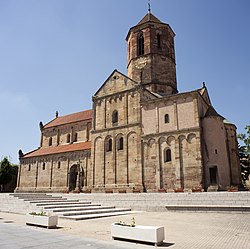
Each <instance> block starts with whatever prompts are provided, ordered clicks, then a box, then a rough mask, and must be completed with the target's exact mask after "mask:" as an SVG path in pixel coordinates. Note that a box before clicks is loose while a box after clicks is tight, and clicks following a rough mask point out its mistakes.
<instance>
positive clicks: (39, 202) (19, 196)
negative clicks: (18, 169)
mask: <svg viewBox="0 0 250 249" xmlns="http://www.w3.org/2000/svg"><path fill="white" fill-rule="evenodd" d="M5 200H8V206H12V208H11V210H10V209H9V210H8V212H13V213H27V212H32V211H33V212H34V211H35V212H41V211H45V212H49V213H55V214H57V215H58V216H59V217H60V218H65V219H72V220H85V219H93V218H102V217H109V216H117V215H124V214H129V213H131V209H130V208H116V207H115V206H114V205H105V206H103V205H101V204H92V203H91V202H90V201H86V200H85V201H79V199H76V198H66V197H62V196H53V195H52V194H45V193H14V194H9V198H7V196H5ZM0 211H4V210H2V208H1V207H0ZM5 211H6V210H5Z"/></svg>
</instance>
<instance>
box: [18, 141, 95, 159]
mask: <svg viewBox="0 0 250 249" xmlns="http://www.w3.org/2000/svg"><path fill="white" fill-rule="evenodd" d="M90 148H91V142H81V143H74V144H67V145H59V146H50V147H45V148H39V149H37V150H35V151H31V152H29V153H27V154H25V155H24V156H23V157H22V158H29V157H36V156H45V155H51V154H58V153H65V152H71V151H79V150H90Z"/></svg>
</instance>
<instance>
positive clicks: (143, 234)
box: [111, 223, 165, 246]
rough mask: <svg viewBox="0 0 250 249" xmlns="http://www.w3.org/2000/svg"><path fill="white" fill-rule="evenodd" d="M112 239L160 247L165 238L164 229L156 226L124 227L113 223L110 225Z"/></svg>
mask: <svg viewBox="0 0 250 249" xmlns="http://www.w3.org/2000/svg"><path fill="white" fill-rule="evenodd" d="M111 236H112V238H113V239H116V238H120V239H127V240H135V241H141V242H149V243H153V244H154V245H155V246H157V245H162V244H163V240H164V238H165V235H164V227H157V226H135V227H131V226H126V225H119V224H117V223H113V224H112V225H111Z"/></svg>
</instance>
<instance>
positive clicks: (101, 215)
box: [60, 211, 133, 221]
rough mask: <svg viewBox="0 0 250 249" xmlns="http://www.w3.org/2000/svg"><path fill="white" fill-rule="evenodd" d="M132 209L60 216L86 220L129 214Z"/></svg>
mask: <svg viewBox="0 0 250 249" xmlns="http://www.w3.org/2000/svg"><path fill="white" fill-rule="evenodd" d="M131 213H133V212H132V211H124V212H110V213H99V214H86V215H75V216H60V218H63V219H70V220H75V221H77V220H88V219H96V218H105V217H112V216H118V215H126V214H131Z"/></svg>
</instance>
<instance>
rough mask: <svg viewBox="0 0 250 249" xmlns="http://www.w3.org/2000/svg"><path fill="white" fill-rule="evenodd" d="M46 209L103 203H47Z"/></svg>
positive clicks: (90, 205)
mask: <svg viewBox="0 0 250 249" xmlns="http://www.w3.org/2000/svg"><path fill="white" fill-rule="evenodd" d="M37 206H41V205H40V204H38V205H37ZM44 206H45V207H44V209H53V208H64V207H69V208H71V207H72V208H74V207H92V206H101V204H91V202H89V203H87V204H86V202H85V203H84V202H83V203H75V204H68V203H65V204H63V205H62V204H61V203H60V204H58V205H54V204H53V205H50V204H46V205H44Z"/></svg>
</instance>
